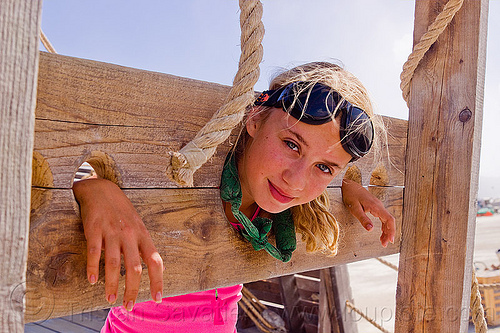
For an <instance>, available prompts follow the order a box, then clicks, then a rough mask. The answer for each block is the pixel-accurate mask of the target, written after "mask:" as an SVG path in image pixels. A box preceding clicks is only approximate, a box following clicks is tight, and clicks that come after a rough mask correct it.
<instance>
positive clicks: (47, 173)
mask: <svg viewBox="0 0 500 333" xmlns="http://www.w3.org/2000/svg"><path fill="white" fill-rule="evenodd" d="M31 185H32V186H37V187H54V177H53V176H52V170H50V167H49V163H47V161H46V160H45V158H44V157H43V156H42V154H40V153H39V152H36V151H34V152H33V164H32V167H31Z"/></svg>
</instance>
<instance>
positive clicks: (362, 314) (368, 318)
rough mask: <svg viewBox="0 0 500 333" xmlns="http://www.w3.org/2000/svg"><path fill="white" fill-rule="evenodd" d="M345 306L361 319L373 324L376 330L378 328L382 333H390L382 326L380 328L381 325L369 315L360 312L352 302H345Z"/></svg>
mask: <svg viewBox="0 0 500 333" xmlns="http://www.w3.org/2000/svg"><path fill="white" fill-rule="evenodd" d="M345 305H346V306H347V307H348V308H350V309H352V310H353V311H354V312H356V313H357V314H359V315H360V316H361V317H363V318H365V319H366V320H367V321H368V322H369V323H370V324H372V325H373V326H375V327H376V328H378V329H379V330H381V331H382V332H384V333H390V332H389V331H388V330H386V329H385V328H383V327H382V326H380V325H379V324H377V323H376V322H375V320H373V319H371V318H370V317H368V316H367V315H365V314H364V313H363V312H362V311H361V310H359V309H358V308H356V307H355V306H354V305H353V304H352V303H351V302H349V301H345Z"/></svg>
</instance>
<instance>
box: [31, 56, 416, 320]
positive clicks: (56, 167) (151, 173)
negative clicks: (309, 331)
mask: <svg viewBox="0 0 500 333" xmlns="http://www.w3.org/2000/svg"><path fill="white" fill-rule="evenodd" d="M38 87H39V89H38V96H37V109H36V124H35V152H34V159H33V161H34V163H33V191H32V207H31V208H32V217H31V231H30V243H29V244H30V248H29V258H28V293H27V311H26V318H27V320H28V321H36V320H42V319H47V318H49V317H57V316H62V315H68V314H70V313H79V312H82V311H91V310H96V309H101V308H105V307H108V304H107V303H106V301H105V299H104V285H103V276H101V277H100V279H99V281H100V282H99V283H98V284H96V285H94V286H90V285H89V284H88V283H87V282H86V279H85V277H86V274H85V260H86V259H85V240H84V237H83V232H82V226H81V221H80V220H79V217H78V206H77V204H76V202H75V200H74V197H73V194H72V191H71V189H70V188H71V185H72V181H73V177H74V175H75V172H76V170H77V169H78V167H79V166H80V165H81V163H83V162H84V161H89V162H90V163H91V164H92V165H93V166H94V167H95V168H96V169H97V172H98V173H99V174H100V175H101V176H104V177H105V178H109V179H113V180H115V181H116V182H117V183H118V184H119V185H120V186H121V187H122V188H123V189H124V191H125V193H126V194H127V196H128V197H129V198H130V199H131V200H132V203H133V204H134V206H135V207H136V208H137V210H138V211H139V214H140V215H141V217H142V218H143V220H144V221H145V223H146V226H147V228H148V230H149V231H150V232H151V234H152V237H153V241H154V242H155V244H156V246H157V248H158V250H159V252H160V254H161V255H162V257H163V259H164V261H165V267H167V270H166V271H165V275H164V281H165V293H164V294H165V296H169V295H178V294H183V293H188V292H193V291H199V290H204V289H209V288H214V287H222V286H226V285H231V284H236V283H244V282H250V281H256V280H261V279H265V278H269V277H273V276H282V275H286V274H293V273H296V272H301V271H307V270H311V269H319V268H323V267H329V266H332V265H335V264H341V263H346V262H352V261H356V260H361V259H365V258H369V257H373V256H381V255H387V254H392V253H396V252H397V251H398V249H399V244H398V243H399V233H398V235H397V238H396V243H395V244H394V245H391V246H389V247H388V248H385V249H384V248H382V247H381V246H380V242H379V239H378V238H379V236H380V234H379V231H378V230H379V224H380V223H379V222H378V221H374V225H375V229H376V230H377V231H375V232H372V233H368V232H366V231H364V229H363V228H362V227H361V225H360V224H359V222H357V221H356V220H354V219H353V218H352V217H351V216H350V214H349V213H348V212H347V211H346V210H345V208H344V207H343V204H342V202H341V195H340V190H339V187H338V184H340V177H339V179H338V180H337V181H336V182H334V183H332V184H331V188H330V193H331V200H332V209H333V211H334V212H335V215H336V217H337V219H338V220H339V221H340V223H341V228H342V241H341V248H340V251H339V254H338V256H336V257H334V258H329V257H326V256H324V255H321V254H317V255H312V254H308V253H306V252H305V247H304V244H303V243H302V242H300V241H299V249H298V250H297V251H296V252H295V253H294V256H293V259H292V261H291V262H289V263H286V264H283V263H280V262H278V261H276V260H275V259H273V258H271V257H270V256H269V255H268V254H266V253H263V252H255V251H253V250H252V248H251V245H250V244H248V243H247V242H244V241H242V240H241V239H240V238H239V237H238V236H237V234H236V233H235V232H234V230H232V229H231V228H230V227H229V226H228V224H227V222H226V220H225V217H224V215H223V213H222V210H221V204H220V195H219V191H218V189H217V186H218V185H219V178H220V172H221V166H222V164H223V160H224V158H225V155H226V154H227V152H228V149H229V148H230V145H229V144H226V145H222V146H221V147H219V149H218V151H217V154H216V155H215V156H214V157H213V158H212V160H211V161H210V162H208V163H206V164H205V165H204V166H203V167H202V168H201V169H200V170H199V171H198V172H197V173H196V175H195V186H196V188H185V189H180V188H178V187H177V186H176V185H175V184H174V183H173V182H172V181H170V180H169V179H168V177H167V176H166V175H165V169H166V165H167V162H168V159H167V152H168V151H170V150H178V149H179V148H180V147H181V146H182V145H184V144H185V143H186V142H187V141H189V140H191V139H192V137H194V135H195V134H196V132H197V131H198V130H199V129H200V128H201V127H202V126H203V125H204V124H205V123H206V121H207V120H208V119H209V118H210V117H211V116H212V114H213V112H214V111H215V110H216V109H217V108H218V107H219V106H220V105H221V103H222V102H223V100H224V98H225V96H226V94H227V91H228V89H229V88H228V87H225V86H221V85H217V84H213V83H207V82H201V81H195V80H190V79H185V78H179V77H174V76H171V75H166V74H160V73H152V72H147V71H141V70H137V69H131V68H125V67H121V66H116V65H110V64H103V63H98V62H94V61H89V60H82V59H75V58H70V57H64V56H59V55H50V54H45V53H42V54H41V57H40V73H39V85H38ZM384 122H386V123H387V124H388V127H389V131H390V135H389V137H390V141H389V143H388V144H389V150H390V151H391V162H392V164H391V163H390V162H389V161H384V159H382V163H383V164H382V168H384V169H385V170H386V171H387V173H388V175H389V176H388V177H387V178H388V179H389V183H388V187H384V189H387V191H386V192H387V193H386V194H387V195H386V196H385V199H384V202H385V204H386V206H388V207H389V209H390V211H391V212H392V213H393V214H394V216H395V217H396V219H397V221H398V225H399V223H400V221H401V208H402V191H403V190H402V188H401V186H400V185H402V184H403V173H402V172H401V171H399V170H404V152H405V147H406V132H407V127H406V122H405V121H403V120H399V119H393V118H384ZM393 151H394V154H393V153H392V152H393ZM363 160H364V159H362V160H360V161H359V163H356V165H357V166H358V167H359V168H360V169H361V174H362V177H363V179H364V183H365V184H368V182H369V180H370V178H371V174H372V172H373V170H374V168H375V165H373V164H374V162H373V161H374V158H373V157H369V156H367V160H365V161H363ZM398 230H399V229H398ZM227 266H231V267H232V266H237V267H239V268H240V269H239V270H238V271H231V270H229V271H228V270H227V269H226V267H227ZM101 273H103V272H102V271H101ZM146 274H147V272H146V271H144V276H143V282H144V283H143V285H141V290H140V293H139V300H147V299H149V298H150V296H149V286H148V285H147V283H148V282H147V281H148V279H147V277H146ZM122 282H123V281H122ZM119 302H120V300H118V302H117V304H119Z"/></svg>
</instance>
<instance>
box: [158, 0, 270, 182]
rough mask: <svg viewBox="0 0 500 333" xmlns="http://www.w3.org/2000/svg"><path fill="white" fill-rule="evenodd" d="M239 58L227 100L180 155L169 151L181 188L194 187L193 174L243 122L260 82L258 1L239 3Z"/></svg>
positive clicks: (261, 32)
mask: <svg viewBox="0 0 500 333" xmlns="http://www.w3.org/2000/svg"><path fill="white" fill-rule="evenodd" d="M239 3H240V10H241V13H240V27H241V56H240V61H239V65H238V72H237V73H236V75H235V78H234V81H233V87H232V88H231V90H230V92H229V95H228V97H227V101H226V102H225V104H224V105H223V106H222V107H221V108H220V109H219V110H218V111H217V112H216V113H215V114H214V115H213V116H212V119H210V121H209V122H208V123H207V124H206V125H205V126H204V127H203V128H202V129H201V130H200V131H199V132H198V134H196V136H195V138H194V139H193V140H192V141H191V142H189V143H188V144H187V145H186V146H184V147H183V148H182V149H181V150H180V151H179V152H170V153H169V154H170V156H171V160H170V165H169V166H168V167H167V174H168V175H169V176H170V177H171V178H172V179H173V180H174V181H176V182H177V183H178V184H180V185H184V186H186V185H188V186H192V185H193V174H194V173H195V171H196V170H198V169H199V168H200V167H201V166H202V165H203V164H204V163H205V162H206V161H208V159H209V158H210V157H212V155H213V154H214V153H215V149H216V148H217V146H218V145H219V144H221V143H222V142H224V141H225V140H226V139H227V138H228V137H229V135H230V134H231V131H232V129H233V128H234V127H236V126H237V125H238V124H239V123H240V122H241V121H242V119H243V116H244V114H245V109H246V107H247V106H248V105H250V104H251V103H253V101H254V90H253V86H254V85H255V83H256V82H257V80H258V79H259V73H260V72H259V64H260V62H261V61H262V54H263V48H262V45H261V43H262V38H263V37H264V25H263V24H262V12H263V10H262V4H261V2H260V1H259V0H240V2H239Z"/></svg>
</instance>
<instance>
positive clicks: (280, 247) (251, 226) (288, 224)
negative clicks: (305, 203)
mask: <svg viewBox="0 0 500 333" xmlns="http://www.w3.org/2000/svg"><path fill="white" fill-rule="evenodd" d="M234 155H235V154H234V153H233V152H230V153H229V154H228V156H227V157H226V161H225V162H224V169H223V170H222V179H221V185H220V194H221V198H222V200H224V201H226V202H229V203H230V204H231V212H232V213H233V215H234V217H235V218H236V219H237V220H238V221H239V222H240V223H241V224H242V225H243V227H244V230H241V234H242V235H243V237H245V239H246V240H248V241H249V242H250V243H251V244H252V246H253V248H254V250H255V251H259V250H262V249H265V250H266V251H267V252H268V253H269V254H270V255H271V256H273V257H274V258H276V259H279V260H281V261H283V262H288V261H290V259H291V258H292V252H293V250H295V248H296V246H297V241H296V239H295V227H294V225H293V219H292V213H291V212H290V210H289V209H287V210H285V211H284V212H281V213H278V214H275V215H274V221H273V220H271V219H268V218H266V217H260V216H258V217H256V218H255V219H254V220H253V221H250V219H249V218H248V217H246V216H245V214H243V213H242V212H241V211H240V206H241V197H242V192H241V185H240V179H239V176H238V169H237V167H236V158H235V156H234ZM271 227H272V228H273V230H274V234H275V236H276V246H274V245H272V244H271V243H269V241H268V239H267V234H268V233H269V231H270V230H271Z"/></svg>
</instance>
